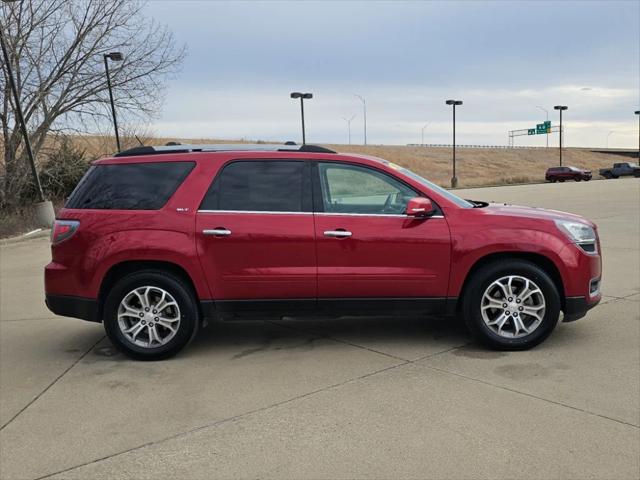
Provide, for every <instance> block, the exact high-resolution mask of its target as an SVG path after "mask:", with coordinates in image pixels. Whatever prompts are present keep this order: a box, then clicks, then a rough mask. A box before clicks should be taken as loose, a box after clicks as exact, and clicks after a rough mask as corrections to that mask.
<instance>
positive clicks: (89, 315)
mask: <svg viewBox="0 0 640 480" xmlns="http://www.w3.org/2000/svg"><path fill="white" fill-rule="evenodd" d="M45 303H46V304H47V308H48V309H49V310H51V311H52V312H53V313H55V314H56V315H61V316H63V317H73V318H80V319H82V320H88V321H89V322H100V321H101V320H100V318H98V301H97V300H96V299H95V298H84V297H71V296H67V295H45Z"/></svg>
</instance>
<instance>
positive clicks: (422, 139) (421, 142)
mask: <svg viewBox="0 0 640 480" xmlns="http://www.w3.org/2000/svg"><path fill="white" fill-rule="evenodd" d="M428 126H429V122H427V123H425V124H424V127H422V131H421V132H420V145H422V146H423V147H424V130H425V128H427V127H428Z"/></svg>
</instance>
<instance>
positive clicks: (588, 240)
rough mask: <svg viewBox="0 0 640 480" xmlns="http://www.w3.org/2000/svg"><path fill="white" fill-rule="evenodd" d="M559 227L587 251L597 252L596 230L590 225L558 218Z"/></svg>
mask: <svg viewBox="0 0 640 480" xmlns="http://www.w3.org/2000/svg"><path fill="white" fill-rule="evenodd" d="M556 225H557V226H558V228H559V229H560V230H561V231H562V232H563V233H564V234H565V235H566V236H567V237H569V240H571V241H572V242H574V243H577V244H578V245H579V246H580V247H581V248H582V249H583V250H584V251H585V252H587V253H597V248H596V232H595V230H594V229H593V228H591V227H590V226H589V225H586V224H584V223H579V222H570V221H567V220H556Z"/></svg>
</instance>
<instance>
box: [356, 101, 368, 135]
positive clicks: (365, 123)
mask: <svg viewBox="0 0 640 480" xmlns="http://www.w3.org/2000/svg"><path fill="white" fill-rule="evenodd" d="M354 96H356V97H358V98H359V99H360V101H361V102H362V111H363V114H364V144H365V145H366V144H367V101H366V100H365V98H364V97H363V96H361V95H358V94H357V93H354Z"/></svg>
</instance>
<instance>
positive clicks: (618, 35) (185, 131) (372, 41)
mask: <svg viewBox="0 0 640 480" xmlns="http://www.w3.org/2000/svg"><path fill="white" fill-rule="evenodd" d="M147 10H148V13H149V15H150V16H151V17H154V18H155V19H156V20H158V21H160V22H163V23H166V24H167V25H169V27H170V28H171V29H172V30H173V32H174V34H175V36H176V39H177V41H178V42H179V43H184V44H186V45H187V48H188V56H187V59H186V60H185V63H184V66H183V69H182V72H181V73H180V74H179V75H178V76H177V77H176V78H175V79H174V80H172V81H171V82H170V84H169V89H168V91H167V98H166V103H165V105H164V107H163V109H162V114H161V117H160V118H159V119H158V120H157V121H156V122H155V124H154V125H153V126H152V129H153V131H154V132H155V133H156V134H158V135H162V136H175V137H192V138H196V137H205V138H227V139H235V138H247V139H253V140H257V139H262V140H289V139H292V140H300V111H299V103H297V102H294V101H293V100H291V99H290V98H289V93H290V92H291V91H294V90H299V91H308V92H312V93H313V94H314V98H313V99H312V100H309V101H308V102H306V103H305V111H306V115H305V118H306V121H307V141H308V142H317V143H346V142H347V126H346V122H345V121H344V120H343V119H342V117H351V116H352V115H354V114H355V115H356V117H355V119H354V120H353V122H352V141H353V143H362V137H363V112H362V103H361V102H360V101H359V100H358V99H357V98H356V97H354V93H358V94H360V95H362V96H364V97H365V98H366V101H367V123H368V141H369V143H387V144H406V143H419V142H420V135H421V129H422V127H423V126H424V125H425V124H427V123H428V126H427V128H426V129H425V143H450V142H451V108H450V107H447V106H446V105H445V104H444V101H445V99H447V98H456V99H461V100H463V101H464V105H462V106H461V107H459V109H458V110H457V119H458V123H457V125H458V129H457V130H458V131H457V137H458V142H459V143H463V144H484V145H505V144H507V138H508V136H507V132H508V131H509V130H512V129H519V128H529V127H533V126H535V124H536V123H540V122H542V121H544V120H545V113H544V112H543V111H542V110H540V109H538V108H536V106H538V105H539V106H542V107H544V108H546V109H547V110H549V119H550V120H552V121H553V123H554V124H555V123H556V122H557V120H558V118H557V112H555V111H554V110H553V105H556V104H559V103H562V104H565V105H568V106H569V110H568V111H567V112H565V115H564V120H565V127H566V134H565V141H566V144H567V145H568V146H587V147H604V146H605V145H606V141H607V136H608V137H609V146H612V147H635V146H637V138H638V137H637V135H638V133H637V128H638V117H637V116H636V115H634V113H633V112H634V110H637V109H638V108H639V107H640V1H638V0H632V1H602V2H598V1H579V2H570V1H563V2H551V1H533V2H522V1H511V2H506V1H505V2H484V1H466V2H417V1H414V2H401V1H394V2H373V1H369V2H339V1H334V2H330V1H323V2H257V1H254V2H248V1H247V2H238V1H234V2H222V1H215V2H214V1H177V0H174V1H169V0H165V1H159V0H158V1H151V2H150V3H149V5H148V7H147ZM609 132H613V133H611V134H610V135H609ZM544 141H545V140H544V135H539V136H537V137H519V138H518V139H516V144H517V145H544ZM550 143H551V144H552V145H556V144H557V135H553V136H552V137H550Z"/></svg>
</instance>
